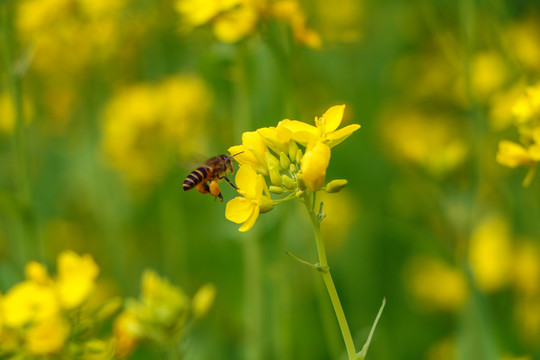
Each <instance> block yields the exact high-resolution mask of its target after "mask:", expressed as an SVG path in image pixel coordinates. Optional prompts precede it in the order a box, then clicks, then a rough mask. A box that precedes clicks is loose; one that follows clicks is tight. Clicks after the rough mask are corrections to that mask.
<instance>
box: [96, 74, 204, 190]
mask: <svg viewBox="0 0 540 360" xmlns="http://www.w3.org/2000/svg"><path fill="white" fill-rule="evenodd" d="M210 99H211V96H210V93H209V91H208V89H207V87H206V86H205V84H204V83H203V81H202V80H200V79H199V78H197V77H193V76H186V75H184V76H180V75H179V76H174V77H170V78H167V79H165V80H163V81H162V82H160V83H158V84H135V85H131V86H127V87H125V88H122V89H120V90H118V92H117V94H116V95H115V96H113V97H112V99H111V100H110V101H109V102H108V104H107V105H106V107H105V111H104V115H103V121H104V123H103V144H102V145H103V151H104V153H105V156H106V159H107V162H108V163H109V164H110V165H111V166H113V167H114V168H116V169H117V170H119V171H120V172H121V174H122V175H123V176H124V177H125V179H126V180H127V181H128V183H129V184H131V185H134V186H138V187H147V186H149V185H151V184H152V183H154V182H155V181H157V180H158V179H160V178H161V177H162V175H163V174H164V172H165V171H166V170H167V168H168V166H170V158H168V157H164V156H163V154H164V153H172V154H174V156H178V155H179V154H186V153H190V152H193V149H195V148H197V149H198V150H199V151H200V150H201V149H204V146H205V143H204V141H203V140H202V139H201V136H200V135H201V134H202V133H203V130H204V127H203V126H204V122H205V118H206V115H207V113H208V110H209V108H210V102H211V100H210ZM203 151H204V150H203Z"/></svg>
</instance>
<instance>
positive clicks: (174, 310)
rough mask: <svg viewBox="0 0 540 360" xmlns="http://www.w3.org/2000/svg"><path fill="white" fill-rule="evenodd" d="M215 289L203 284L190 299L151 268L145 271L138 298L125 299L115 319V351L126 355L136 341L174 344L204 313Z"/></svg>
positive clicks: (210, 303)
mask: <svg viewBox="0 0 540 360" xmlns="http://www.w3.org/2000/svg"><path fill="white" fill-rule="evenodd" d="M215 292H216V290H215V287H214V286H213V285H212V284H207V285H204V286H203V287H201V289H200V290H199V291H198V292H197V293H196V294H195V295H194V296H193V299H191V300H190V299H189V298H188V296H187V295H185V294H184V292H183V291H182V289H180V288H179V287H178V286H175V285H172V284H171V283H169V281H167V280H166V279H163V278H161V277H160V276H159V275H158V274H157V273H156V272H154V271H152V270H147V271H145V272H144V274H143V276H142V280H141V294H140V296H139V298H137V299H128V300H127V301H126V305H125V309H124V311H123V312H122V313H121V314H120V315H118V317H117V318H116V320H115V323H114V333H115V339H116V354H117V355H118V356H121V357H123V356H126V355H128V354H129V353H131V352H132V351H133V350H134V349H135V347H136V346H137V345H138V344H139V343H140V342H147V343H150V344H154V345H160V344H161V345H163V344H173V346H178V342H179V340H180V339H181V338H182V336H184V335H185V333H186V331H187V329H188V328H189V327H190V326H191V325H192V323H193V322H194V321H195V320H197V319H199V318H200V317H202V316H204V315H205V314H206V313H207V312H208V310H209V309H210V307H211V306H212V303H213V301H214V297H215Z"/></svg>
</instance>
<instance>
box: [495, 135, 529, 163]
mask: <svg viewBox="0 0 540 360" xmlns="http://www.w3.org/2000/svg"><path fill="white" fill-rule="evenodd" d="M497 162H498V163H499V164H501V165H505V166H508V167H512V168H514V167H517V166H520V165H532V164H533V163H534V162H533V160H532V159H531V155H530V154H529V152H528V151H527V149H526V148H525V147H524V146H522V145H520V144H518V143H515V142H513V141H508V140H501V142H499V151H497Z"/></svg>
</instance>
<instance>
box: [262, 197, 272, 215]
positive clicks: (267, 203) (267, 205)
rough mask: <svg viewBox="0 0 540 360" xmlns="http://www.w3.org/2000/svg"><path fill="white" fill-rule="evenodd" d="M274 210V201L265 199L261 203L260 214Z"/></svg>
mask: <svg viewBox="0 0 540 360" xmlns="http://www.w3.org/2000/svg"><path fill="white" fill-rule="evenodd" d="M273 208H274V202H273V201H272V199H269V198H267V197H265V198H264V199H263V200H262V201H261V202H260V203H259V212H260V214H264V213H267V212H269V211H272V209H273Z"/></svg>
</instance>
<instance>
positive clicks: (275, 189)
mask: <svg viewBox="0 0 540 360" xmlns="http://www.w3.org/2000/svg"><path fill="white" fill-rule="evenodd" d="M268 190H269V191H270V192H271V193H274V194H278V195H280V194H283V193H284V192H285V190H283V188H282V187H281V186H274V185H270V186H269V187H268Z"/></svg>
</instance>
